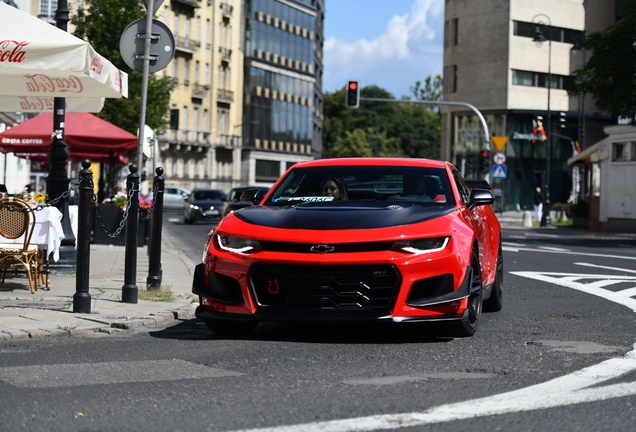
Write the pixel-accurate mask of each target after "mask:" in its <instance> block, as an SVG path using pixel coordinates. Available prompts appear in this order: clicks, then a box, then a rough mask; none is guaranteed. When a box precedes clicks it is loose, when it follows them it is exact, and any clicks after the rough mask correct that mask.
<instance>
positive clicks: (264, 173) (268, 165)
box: [255, 159, 280, 182]
mask: <svg viewBox="0 0 636 432" xmlns="http://www.w3.org/2000/svg"><path fill="white" fill-rule="evenodd" d="M255 175H256V181H262V182H270V181H271V182H275V181H276V180H278V178H279V177H280V162H278V161H271V160H262V159H256V169H255Z"/></svg>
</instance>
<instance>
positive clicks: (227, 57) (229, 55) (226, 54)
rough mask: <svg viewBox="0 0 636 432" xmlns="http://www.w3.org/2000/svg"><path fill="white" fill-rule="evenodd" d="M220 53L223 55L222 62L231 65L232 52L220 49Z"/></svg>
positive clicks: (227, 49)
mask: <svg viewBox="0 0 636 432" xmlns="http://www.w3.org/2000/svg"><path fill="white" fill-rule="evenodd" d="M219 52H220V53H221V61H224V62H225V63H229V62H231V61H232V50H231V49H229V48H225V47H219Z"/></svg>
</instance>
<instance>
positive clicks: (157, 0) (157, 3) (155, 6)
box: [143, 0, 163, 15]
mask: <svg viewBox="0 0 636 432" xmlns="http://www.w3.org/2000/svg"><path fill="white" fill-rule="evenodd" d="M143 1H144V6H146V10H148V0H143ZM161 3H163V0H154V4H153V6H152V14H153V15H154V14H156V13H157V11H158V10H159V6H161Z"/></svg>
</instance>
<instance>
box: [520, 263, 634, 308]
mask: <svg viewBox="0 0 636 432" xmlns="http://www.w3.org/2000/svg"><path fill="white" fill-rule="evenodd" d="M510 274H513V275H516V276H522V277H527V278H529V279H534V280H540V281H543V282H548V283H553V284H555V285H560V286H564V287H566V288H572V289H575V290H577V291H581V292H584V293H587V294H592V295H595V296H598V297H601V298H604V299H605V300H609V301H613V302H615V303H618V304H621V305H623V306H626V307H628V308H630V309H631V310H633V311H634V312H636V299H634V298H631V297H627V296H625V294H623V293H622V291H609V290H606V289H603V288H602V287H603V286H608V285H613V284H619V283H626V282H628V283H629V282H636V277H632V276H615V275H589V274H580V273H552V272H531V271H523V272H510ZM582 279H584V280H593V279H598V280H597V281H595V282H590V283H581V282H577V280H582ZM629 290H630V291H628V292H631V288H629Z"/></svg>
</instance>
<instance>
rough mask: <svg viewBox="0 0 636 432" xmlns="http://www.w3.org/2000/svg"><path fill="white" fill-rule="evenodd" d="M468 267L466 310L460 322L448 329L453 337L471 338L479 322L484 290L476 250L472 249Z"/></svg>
mask: <svg viewBox="0 0 636 432" xmlns="http://www.w3.org/2000/svg"><path fill="white" fill-rule="evenodd" d="M470 266H471V268H472V278H471V286H470V294H469V296H468V309H466V311H465V312H464V317H463V318H462V320H461V321H460V322H458V323H455V324H454V325H453V326H452V327H450V329H449V330H450V332H451V335H452V336H453V337H469V336H473V335H474V334H475V332H476V331H477V328H478V327H479V321H480V320H481V312H482V308H483V294H484V290H483V286H482V279H481V266H480V265H479V251H478V250H477V249H476V248H474V249H473V256H472V258H471V265H470Z"/></svg>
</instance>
